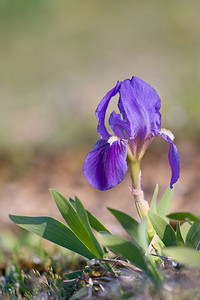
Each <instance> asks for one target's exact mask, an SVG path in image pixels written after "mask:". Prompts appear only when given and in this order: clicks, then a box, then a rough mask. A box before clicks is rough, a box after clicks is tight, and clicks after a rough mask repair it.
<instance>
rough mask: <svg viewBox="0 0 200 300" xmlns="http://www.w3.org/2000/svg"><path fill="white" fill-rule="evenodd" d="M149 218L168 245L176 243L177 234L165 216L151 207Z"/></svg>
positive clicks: (164, 242)
mask: <svg viewBox="0 0 200 300" xmlns="http://www.w3.org/2000/svg"><path fill="white" fill-rule="evenodd" d="M148 215H149V219H150V221H151V223H152V225H153V227H154V229H155V231H156V233H157V235H158V236H159V238H160V239H161V241H162V242H163V244H164V245H165V246H166V247H170V246H175V245H176V234H175V231H174V230H173V228H172V227H171V226H170V225H169V224H168V223H167V222H166V221H165V219H164V218H162V217H161V216H159V215H158V214H156V213H155V212H153V211H152V210H151V209H150V210H149V212H148Z"/></svg>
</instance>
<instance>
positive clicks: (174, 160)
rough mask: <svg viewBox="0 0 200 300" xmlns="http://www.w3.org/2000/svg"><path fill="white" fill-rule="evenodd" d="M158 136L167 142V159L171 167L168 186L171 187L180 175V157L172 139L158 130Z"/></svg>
mask: <svg viewBox="0 0 200 300" xmlns="http://www.w3.org/2000/svg"><path fill="white" fill-rule="evenodd" d="M158 136H160V137H162V138H163V139H165V140H166V141H167V142H168V143H169V152H168V159H169V164H170V167H171V172H172V175H171V181H170V188H171V189H172V188H173V185H174V183H176V182H177V180H178V179H179V176H180V158H179V154H178V150H177V148H176V146H175V145H174V144H173V141H172V139H171V138H170V137H169V136H168V135H167V134H165V133H163V132H160V133H159V134H158Z"/></svg>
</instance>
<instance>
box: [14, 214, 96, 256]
mask: <svg viewBox="0 0 200 300" xmlns="http://www.w3.org/2000/svg"><path fill="white" fill-rule="evenodd" d="M9 217H10V219H11V220H12V221H13V222H14V223H15V224H17V225H18V226H20V227H22V228H24V229H26V230H28V231H31V232H32V233H35V234H37V235H39V236H40V237H43V238H44V239H46V240H48V241H50V242H53V243H54V244H57V245H59V246H62V247H64V248H67V249H69V250H71V251H73V252H76V253H78V254H80V255H82V256H84V257H86V258H88V259H92V258H95V255H94V254H93V253H91V252H90V251H89V250H88V248H87V247H86V246H85V245H84V244H83V243H82V242H81V241H80V240H79V239H78V238H77V237H76V235H75V234H74V233H73V232H72V231H71V230H70V229H69V228H68V227H66V226H65V225H64V224H63V223H61V222H59V221H58V220H56V219H53V218H50V217H24V216H14V215H9Z"/></svg>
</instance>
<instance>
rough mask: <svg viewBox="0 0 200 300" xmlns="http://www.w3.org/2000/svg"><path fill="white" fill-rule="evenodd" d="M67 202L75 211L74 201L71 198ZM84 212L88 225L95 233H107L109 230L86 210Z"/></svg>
mask: <svg viewBox="0 0 200 300" xmlns="http://www.w3.org/2000/svg"><path fill="white" fill-rule="evenodd" d="M69 201H70V203H71V204H72V205H73V207H74V208H75V209H76V205H75V201H74V200H73V199H72V198H69ZM86 212H87V215H88V219H89V222H90V225H91V227H92V228H93V229H94V230H96V231H97V232H100V231H106V232H109V230H108V229H107V228H106V227H105V226H104V225H103V224H102V223H101V222H100V221H99V220H98V219H97V218H96V217H95V216H94V215H93V214H91V213H90V212H89V211H88V210H86ZM109 233H110V232H109Z"/></svg>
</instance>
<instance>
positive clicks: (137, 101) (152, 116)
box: [118, 77, 161, 139]
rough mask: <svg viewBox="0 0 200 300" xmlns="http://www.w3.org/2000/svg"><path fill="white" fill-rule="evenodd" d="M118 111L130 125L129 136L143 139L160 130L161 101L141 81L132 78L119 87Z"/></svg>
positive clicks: (153, 91) (147, 85) (151, 89)
mask: <svg viewBox="0 0 200 300" xmlns="http://www.w3.org/2000/svg"><path fill="white" fill-rule="evenodd" d="M119 93H120V100H119V104H118V106H119V109H120V112H121V113H122V115H123V118H124V120H125V121H126V122H128V123H129V124H130V129H131V136H132V137H135V136H137V137H139V138H140V139H144V137H145V136H146V135H156V134H157V133H158V132H159V131H160V129H161V114H160V112H159V110H160V106H161V100H160V98H159V96H158V94H157V93H156V91H155V90H154V89H153V88H152V87H151V86H150V85H149V84H147V83H146V82H144V81H143V80H141V79H139V78H137V77H132V79H131V80H129V79H126V80H124V81H123V82H122V84H121V86H120V90H119Z"/></svg>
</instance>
